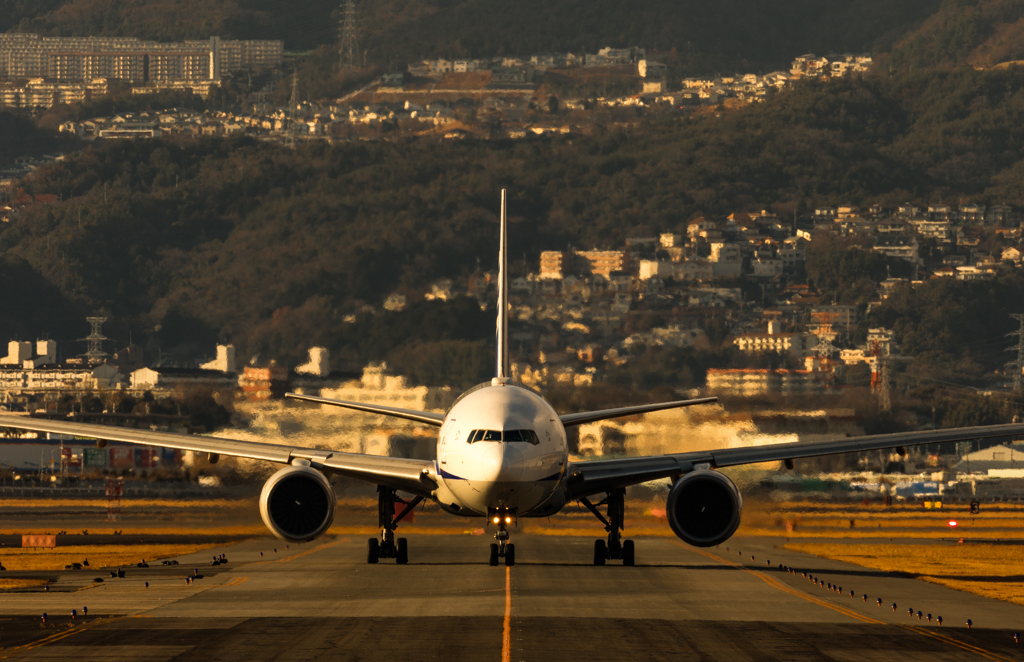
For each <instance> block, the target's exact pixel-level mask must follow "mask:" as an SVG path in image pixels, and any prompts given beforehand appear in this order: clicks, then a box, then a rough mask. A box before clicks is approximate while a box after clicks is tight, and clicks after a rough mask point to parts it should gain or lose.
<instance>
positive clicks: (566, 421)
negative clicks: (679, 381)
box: [558, 398, 718, 427]
mask: <svg viewBox="0 0 1024 662" xmlns="http://www.w3.org/2000/svg"><path fill="white" fill-rule="evenodd" d="M712 402H718V398H697V399H696V400H676V401H674V402H659V403H656V404H652V405H637V406H635V407H619V408H617V409H601V410H599V411H585V412H581V413H579V414H565V415H563V416H559V417H558V418H559V419H561V421H562V425H564V426H566V427H569V426H570V425H583V424H584V423H593V422H594V421H604V420H607V419H609V418H620V417H622V416H632V415H633V414H646V413H649V412H652V411H661V410H663V409H676V408H677V407H692V406H693V405H707V404H711V403H712Z"/></svg>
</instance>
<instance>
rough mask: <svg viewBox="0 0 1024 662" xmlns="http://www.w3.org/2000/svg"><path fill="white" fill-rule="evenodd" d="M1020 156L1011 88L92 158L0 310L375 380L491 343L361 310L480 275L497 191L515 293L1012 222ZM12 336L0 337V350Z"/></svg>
mask: <svg viewBox="0 0 1024 662" xmlns="http://www.w3.org/2000/svg"><path fill="white" fill-rule="evenodd" d="M0 117H2V116H0ZM0 126H2V122H0ZM1022 147H1024V70H1022V69H1021V68H1011V69H1009V70H1005V71H974V70H971V69H962V68H961V69H956V70H949V71H940V70H934V71H927V72H915V73H914V74H913V75H905V76H895V77H889V76H880V77H867V78H850V79H841V80H836V81H833V82H831V83H822V82H814V81H808V82H804V83H801V84H800V85H797V86H795V87H794V88H793V89H792V90H791V91H787V92H786V93H784V94H780V95H778V96H776V97H775V98H774V99H773V100H771V101H770V102H769V103H766V104H760V105H756V106H753V107H749V108H746V109H743V110H738V111H735V112H728V113H722V114H720V115H719V116H715V115H705V116H699V117H694V118H692V119H680V118H678V117H674V116H673V117H669V118H665V119H656V120H650V121H647V122H644V123H642V124H641V125H639V126H637V127H635V128H633V129H629V130H616V131H609V132H607V133H604V134H602V135H598V136H593V137H584V136H578V135H573V136H571V137H570V136H567V137H560V138H554V139H539V138H538V139H535V140H522V141H497V140H495V141H466V142H461V141H435V140H418V141H415V140H414V141H411V142H365V143H352V144H347V145H340V146H336V147H330V146H328V145H326V144H324V143H318V144H313V145H309V146H305V147H299V148H296V149H287V148H283V147H277V146H273V145H269V144H266V143H260V142H257V141H255V140H251V139H248V138H233V139H230V140H219V139H203V140H188V141H182V142H181V143H174V142H169V141H164V140H154V141H139V142H114V143H95V144H92V145H91V146H89V147H88V148H86V149H85V151H84V152H82V153H81V154H80V155H76V156H74V157H72V158H70V159H69V160H68V161H66V162H63V163H58V164H55V165H53V166H51V167H49V168H47V169H44V170H42V171H40V172H39V173H37V175H36V176H35V178H34V180H32V181H33V183H32V186H33V187H34V192H36V193H43V192H49V193H56V194H59V195H60V196H62V198H63V199H64V200H65V202H64V203H63V204H60V205H53V206H44V207H38V208H36V209H34V210H33V211H31V212H30V213H28V214H26V215H25V216H23V217H21V218H20V219H18V220H17V221H16V222H12V223H9V224H4V225H5V226H6V227H4V228H3V229H0V259H2V260H3V263H0V279H3V280H2V281H0V282H3V283H4V286H3V287H0V310H22V309H23V307H21V305H20V304H19V302H18V301H11V300H10V299H9V297H11V296H13V294H12V292H25V291H32V290H33V288H37V289H39V290H40V291H41V292H42V293H43V294H45V297H46V301H47V302H48V305H52V308H48V309H46V310H45V311H44V310H43V309H42V307H39V308H34V310H35V312H33V313H32V314H33V315H35V314H40V315H42V314H45V315H47V316H48V318H50V319H52V318H59V317H61V316H62V315H63V316H64V317H65V318H66V319H73V320H74V321H75V322H76V323H80V322H79V319H80V318H79V317H78V316H79V315H80V314H81V311H82V310H83V309H85V310H89V311H96V312H99V311H106V312H109V313H110V314H111V316H112V317H113V318H114V319H116V323H112V324H116V328H114V327H112V328H110V329H109V330H108V335H112V336H115V337H119V338H127V337H129V333H130V330H131V331H132V332H134V337H135V338H136V339H139V338H140V337H145V334H156V336H158V340H159V343H158V344H159V347H160V348H161V350H163V351H164V352H165V356H167V355H168V354H169V353H170V352H171V351H172V350H175V349H178V350H180V351H181V352H182V354H183V355H186V356H187V355H194V352H196V351H199V352H201V351H209V350H208V348H209V347H210V346H212V343H213V342H215V341H216V340H217V339H221V340H230V341H232V342H234V343H235V344H236V345H237V346H238V347H239V348H240V355H241V356H248V355H251V354H253V353H256V352H267V353H269V354H270V355H271V356H277V357H279V358H299V357H298V356H297V354H301V352H302V351H303V349H302V348H303V347H304V346H308V344H310V343H323V344H326V345H327V346H329V347H331V349H332V352H336V353H337V352H340V351H341V350H342V348H346V351H349V352H355V353H356V354H357V355H358V358H359V359H360V360H363V361H365V360H371V359H379V358H383V356H384V354H386V353H387V352H388V351H391V350H392V349H394V347H396V346H397V345H399V344H400V343H401V342H402V341H403V340H404V339H406V338H412V337H415V335H416V334H418V333H422V332H423V331H424V329H427V328H429V329H431V333H433V334H434V336H433V337H432V339H433V340H444V341H453V342H455V341H459V340H466V339H472V338H486V337H488V336H489V335H490V334H492V333H493V321H492V320H493V318H491V317H489V316H488V315H486V314H483V313H481V312H480V311H479V307H478V306H477V304H476V302H475V301H474V302H469V303H468V305H465V306H463V308H464V310H462V312H460V313H459V314H458V315H454V314H453V315H448V316H446V315H440V314H438V313H437V307H438V306H443V305H459V306H462V305H463V304H427V303H423V304H422V305H421V306H413V307H410V309H409V312H408V313H404V315H405V317H402V316H399V317H395V318H391V319H390V320H389V319H388V318H386V317H381V316H365V315H362V314H361V313H360V310H361V309H362V307H363V306H364V305H370V306H374V307H376V308H377V309H378V310H380V305H381V304H382V302H383V301H384V299H385V298H386V297H387V296H388V295H389V294H390V293H392V292H395V291H397V292H400V293H406V294H407V295H408V296H409V298H410V300H419V301H422V298H423V293H424V291H426V290H427V289H428V288H429V285H430V283H432V282H434V281H435V280H436V279H438V278H443V277H449V278H451V277H456V278H458V277H465V276H468V275H470V274H472V273H473V272H474V271H475V270H477V269H482V270H490V269H492V268H493V264H492V260H493V258H494V254H495V253H494V251H495V241H496V236H497V226H496V218H495V211H496V209H497V200H498V191H499V190H500V188H501V187H503V186H507V187H508V188H509V189H510V191H511V201H510V204H509V207H510V214H511V219H512V225H511V231H510V241H511V254H512V255H513V256H515V257H516V258H517V260H516V264H515V265H514V271H515V272H516V273H524V272H525V271H526V270H527V269H529V270H536V268H537V258H538V255H539V252H540V251H541V250H549V249H561V248H565V247H566V246H568V245H570V244H572V245H574V246H577V247H579V248H590V247H593V246H596V247H618V246H621V245H622V242H623V241H624V239H625V238H626V237H629V236H651V235H654V234H655V233H657V232H661V231H676V232H679V231H684V230H685V226H686V224H687V223H688V222H689V221H690V220H691V219H692V218H693V217H695V216H697V215H700V214H709V215H714V216H715V217H719V218H720V217H722V216H724V215H726V214H728V213H730V212H732V211H736V210H750V209H775V210H776V211H778V212H780V213H784V214H791V213H792V211H793V209H794V207H797V208H799V209H804V210H806V209H809V208H812V207H813V206H814V205H820V204H837V203H843V202H848V203H853V204H861V205H863V204H870V203H871V202H881V203H882V204H884V205H886V206H893V205H896V204H899V203H901V202H904V201H906V200H908V199H909V200H919V201H931V200H935V201H940V200H941V201H946V202H948V201H951V200H953V201H955V200H975V201H978V202H984V203H989V204H995V203H1010V204H1017V205H1020V204H1022V203H1024V189H1022V182H1024V158H1022V156H1021V154H1022ZM524 258H525V260H526V262H525V263H524V262H522V260H523V259H524ZM478 260H479V262H478ZM461 282H462V283H463V284H464V283H465V282H466V281H465V280H462V281H461ZM462 287H465V285H462ZM473 311H476V312H475V313H474V312H473ZM350 315H355V316H356V322H354V323H351V322H346V321H345V318H346V317H347V316H350ZM431 315H433V317H430V316H431ZM12 317H13V316H10V315H0V338H2V337H6V336H7V335H8V334H10V333H12V332H13V330H12V328H11V325H12V324H13V323H14V321H12ZM428 317H429V318H430V319H433V320H434V321H433V322H430V323H429V324H428V323H426V322H424V320H425V319H427V318H428ZM382 319H383V320H385V321H383V322H382V321H380V320H382ZM403 320H404V321H403ZM444 320H449V322H448V323H444ZM452 320H457V322H454V323H452ZM466 320H468V321H466ZM18 322H19V324H21V325H22V326H21V327H19V329H20V330H18V333H20V334H21V335H22V336H23V337H31V336H34V335H37V334H38V335H42V334H44V333H54V334H55V333H56V330H55V326H54V324H53V323H52V322H50V321H46V320H42V319H19V320H18ZM406 333H407V334H408V336H407V337H406V336H404V335H403V334H406ZM67 334H68V335H67V337H69V338H79V337H81V336H82V335H83V334H84V330H82V329H78V330H69V331H67ZM188 343H195V345H196V346H195V347H189V346H188Z"/></svg>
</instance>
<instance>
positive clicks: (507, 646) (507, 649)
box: [501, 566, 512, 662]
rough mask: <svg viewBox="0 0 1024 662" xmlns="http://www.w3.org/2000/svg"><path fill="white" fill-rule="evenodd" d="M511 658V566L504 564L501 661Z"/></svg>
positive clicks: (508, 660)
mask: <svg viewBox="0 0 1024 662" xmlns="http://www.w3.org/2000/svg"><path fill="white" fill-rule="evenodd" d="M511 659H512V568H511V566H505V623H504V632H503V633H502V637H501V662H510V660H511Z"/></svg>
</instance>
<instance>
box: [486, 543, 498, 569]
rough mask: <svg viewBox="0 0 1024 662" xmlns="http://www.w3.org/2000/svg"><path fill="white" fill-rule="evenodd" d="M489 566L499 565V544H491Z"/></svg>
mask: <svg viewBox="0 0 1024 662" xmlns="http://www.w3.org/2000/svg"><path fill="white" fill-rule="evenodd" d="M488 564H489V565H498V545H497V543H493V542H492V543H491V558H490V560H488Z"/></svg>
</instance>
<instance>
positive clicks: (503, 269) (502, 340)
mask: <svg viewBox="0 0 1024 662" xmlns="http://www.w3.org/2000/svg"><path fill="white" fill-rule="evenodd" d="M497 336H498V369H497V374H496V375H495V376H496V377H498V378H499V379H507V378H509V377H511V376H512V375H511V372H512V371H511V370H510V368H509V363H508V219H507V217H506V215H505V189H501V248H500V250H499V252H498V329H497Z"/></svg>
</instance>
